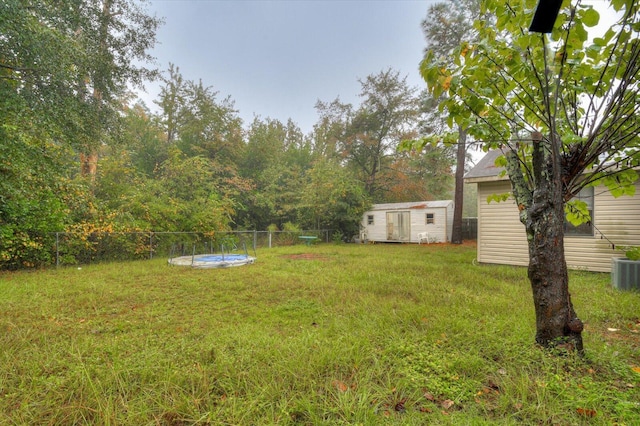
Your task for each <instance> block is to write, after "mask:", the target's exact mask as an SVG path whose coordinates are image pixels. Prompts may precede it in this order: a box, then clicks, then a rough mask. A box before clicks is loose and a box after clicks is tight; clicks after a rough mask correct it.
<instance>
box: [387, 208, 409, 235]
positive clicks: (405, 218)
mask: <svg viewBox="0 0 640 426" xmlns="http://www.w3.org/2000/svg"><path fill="white" fill-rule="evenodd" d="M410 239H411V212H387V241H409V240H410Z"/></svg>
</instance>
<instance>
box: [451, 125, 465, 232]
mask: <svg viewBox="0 0 640 426" xmlns="http://www.w3.org/2000/svg"><path fill="white" fill-rule="evenodd" d="M456 157H457V158H456V189H455V194H454V201H453V224H452V229H451V243H452V244H462V207H463V200H464V165H465V160H466V159H467V130H466V129H463V128H462V127H458V149H457V151H456Z"/></svg>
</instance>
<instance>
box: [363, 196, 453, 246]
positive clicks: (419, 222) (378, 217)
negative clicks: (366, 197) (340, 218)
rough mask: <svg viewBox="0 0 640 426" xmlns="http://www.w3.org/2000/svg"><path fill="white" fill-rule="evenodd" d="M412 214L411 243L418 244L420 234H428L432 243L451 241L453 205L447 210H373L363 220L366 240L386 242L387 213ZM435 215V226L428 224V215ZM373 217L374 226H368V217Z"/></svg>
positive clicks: (431, 208)
mask: <svg viewBox="0 0 640 426" xmlns="http://www.w3.org/2000/svg"><path fill="white" fill-rule="evenodd" d="M403 211H406V212H410V222H411V235H410V240H409V242H412V243H417V242H418V234H419V233H421V232H428V233H429V238H430V239H431V241H437V242H448V241H451V228H452V226H451V224H452V221H453V204H451V205H450V207H447V208H444V207H442V208H440V207H430V208H421V209H415V208H413V209H412V208H407V209H398V210H371V211H368V212H365V213H364V215H363V218H362V229H363V230H365V232H366V239H367V240H369V241H377V242H384V241H388V240H387V212H403ZM427 213H433V214H434V215H435V223H434V224H429V225H427V224H426V214H427ZM369 215H373V221H374V222H373V225H368V224H367V216H369Z"/></svg>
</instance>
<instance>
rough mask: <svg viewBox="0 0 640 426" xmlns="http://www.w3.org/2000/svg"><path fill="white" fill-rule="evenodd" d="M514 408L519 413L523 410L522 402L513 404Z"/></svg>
mask: <svg viewBox="0 0 640 426" xmlns="http://www.w3.org/2000/svg"><path fill="white" fill-rule="evenodd" d="M513 408H515V409H516V410H518V411H520V410H522V402H516V403H515V404H513Z"/></svg>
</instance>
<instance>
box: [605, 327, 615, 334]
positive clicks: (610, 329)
mask: <svg viewBox="0 0 640 426" xmlns="http://www.w3.org/2000/svg"><path fill="white" fill-rule="evenodd" d="M607 331H610V332H612V333H615V332H616V331H618V329H617V328H610V327H609V328H607Z"/></svg>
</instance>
